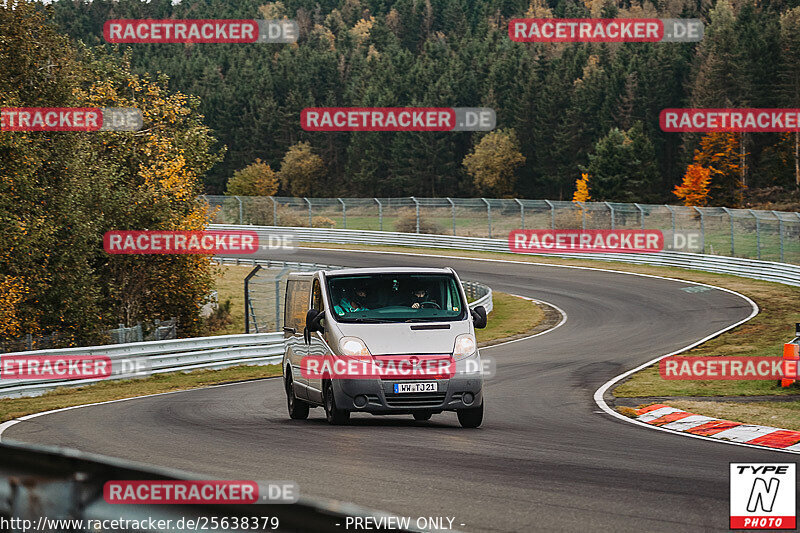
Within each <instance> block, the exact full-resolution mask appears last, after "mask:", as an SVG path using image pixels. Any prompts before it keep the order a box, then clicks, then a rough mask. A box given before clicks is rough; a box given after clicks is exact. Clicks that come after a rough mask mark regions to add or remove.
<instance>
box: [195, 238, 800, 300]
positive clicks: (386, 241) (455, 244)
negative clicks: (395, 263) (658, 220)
mask: <svg viewBox="0 0 800 533" xmlns="http://www.w3.org/2000/svg"><path fill="white" fill-rule="evenodd" d="M244 228H246V229H248V230H251V231H256V232H260V231H264V232H272V233H274V232H275V230H276V227H275V226H237V225H229V224H213V225H211V226H210V227H209V229H212V230H241V229H244ZM284 229H286V230H289V231H291V233H292V234H293V235H294V236H295V239H296V240H297V241H298V242H311V243H337V244H367V245H390V246H415V247H423V248H444V249H452V250H474V251H483V252H506V253H509V248H508V241H507V240H506V239H502V240H501V239H487V238H483V237H454V236H452V235H425V234H416V233H398V232H388V231H367V230H339V229H323V228H284ZM520 255H539V256H544V257H563V258H569V259H596V260H600V261H621V262H626V263H635V264H647V265H655V266H670V267H678V268H687V269H692V270H703V271H706V272H713V273H717V274H732V275H735V276H741V277H746V278H753V279H758V280H763V281H772V282H776V283H783V284H785V285H792V286H794V287H800V265H792V264H787V263H778V262H774V261H759V260H757V259H742V258H738V257H727V256H720V255H708V254H695V253H687V252H668V251H665V252H658V253H618V254H614V253H608V254H606V253H582V254H520Z"/></svg>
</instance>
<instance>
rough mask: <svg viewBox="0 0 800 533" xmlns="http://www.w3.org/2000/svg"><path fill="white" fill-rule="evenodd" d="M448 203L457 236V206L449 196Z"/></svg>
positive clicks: (454, 232)
mask: <svg viewBox="0 0 800 533" xmlns="http://www.w3.org/2000/svg"><path fill="white" fill-rule="evenodd" d="M447 201H448V202H450V211H451V213H452V216H453V235H454V236H455V234H456V204H455V202H453V200H451V199H450V197H449V196H448V197H447Z"/></svg>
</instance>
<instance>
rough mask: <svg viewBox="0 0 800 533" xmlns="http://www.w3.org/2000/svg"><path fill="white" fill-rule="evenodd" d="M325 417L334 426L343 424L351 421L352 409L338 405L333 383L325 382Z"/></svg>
mask: <svg viewBox="0 0 800 533" xmlns="http://www.w3.org/2000/svg"><path fill="white" fill-rule="evenodd" d="M325 418H326V419H327V420H328V424H331V425H332V426H341V425H343V424H347V422H349V421H350V411H345V410H344V409H339V408H337V407H336V397H335V396H334V395H333V383H331V382H330V381H328V382H327V383H326V384H325Z"/></svg>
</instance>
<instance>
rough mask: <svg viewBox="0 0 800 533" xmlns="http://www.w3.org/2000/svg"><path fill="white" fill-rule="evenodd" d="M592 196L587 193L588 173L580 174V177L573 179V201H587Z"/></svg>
mask: <svg viewBox="0 0 800 533" xmlns="http://www.w3.org/2000/svg"><path fill="white" fill-rule="evenodd" d="M591 199H592V197H591V195H590V194H589V174H586V173H585V172H584V173H582V174H581V179H579V180H576V181H575V193H574V194H573V195H572V201H573V202H588V201H589V200H591Z"/></svg>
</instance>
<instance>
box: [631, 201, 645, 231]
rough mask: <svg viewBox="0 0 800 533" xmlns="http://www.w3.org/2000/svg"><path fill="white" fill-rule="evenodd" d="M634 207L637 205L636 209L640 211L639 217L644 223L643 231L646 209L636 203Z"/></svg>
mask: <svg viewBox="0 0 800 533" xmlns="http://www.w3.org/2000/svg"><path fill="white" fill-rule="evenodd" d="M633 205H635V206H636V209H638V210H639V217H640V219H641V222H642V224H641V226H642V229H644V209H642V206H640V205H639V204H636V203H634V204H633Z"/></svg>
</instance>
